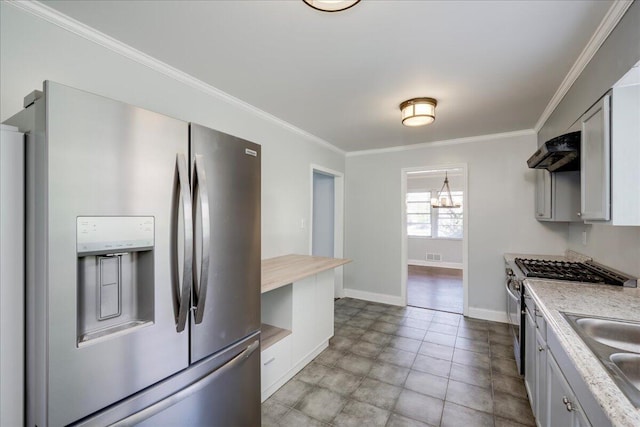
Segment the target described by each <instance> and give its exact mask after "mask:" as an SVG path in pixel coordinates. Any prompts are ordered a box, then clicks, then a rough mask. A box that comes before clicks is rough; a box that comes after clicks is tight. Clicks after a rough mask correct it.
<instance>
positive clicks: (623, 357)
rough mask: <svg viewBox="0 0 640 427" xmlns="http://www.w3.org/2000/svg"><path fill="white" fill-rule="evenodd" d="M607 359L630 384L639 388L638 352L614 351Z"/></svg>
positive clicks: (639, 364) (639, 360)
mask: <svg viewBox="0 0 640 427" xmlns="http://www.w3.org/2000/svg"><path fill="white" fill-rule="evenodd" d="M609 359H610V360H611V361H612V362H613V364H614V365H616V367H617V368H618V369H620V371H621V372H622V373H623V374H624V376H625V377H627V378H628V379H629V381H630V382H631V384H632V385H633V386H634V387H635V388H636V389H637V390H640V354H629V353H616V354H612V355H611V356H610V357H609Z"/></svg>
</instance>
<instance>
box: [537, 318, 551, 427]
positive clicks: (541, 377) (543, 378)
mask: <svg viewBox="0 0 640 427" xmlns="http://www.w3.org/2000/svg"><path fill="white" fill-rule="evenodd" d="M535 353H536V356H535V357H536V399H535V400H536V406H535V412H534V415H535V417H536V420H538V425H541V426H546V425H550V424H549V422H548V420H547V343H546V341H545V340H544V338H543V337H542V335H541V334H540V331H539V330H537V331H536V350H535Z"/></svg>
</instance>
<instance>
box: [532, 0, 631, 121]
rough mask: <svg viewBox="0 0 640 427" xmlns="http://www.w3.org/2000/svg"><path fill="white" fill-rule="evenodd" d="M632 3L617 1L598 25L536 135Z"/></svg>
mask: <svg viewBox="0 0 640 427" xmlns="http://www.w3.org/2000/svg"><path fill="white" fill-rule="evenodd" d="M632 3H633V0H616V1H615V2H614V3H613V4H612V5H611V7H610V8H609V10H608V11H607V14H606V15H605V16H604V18H602V21H601V22H600V25H598V28H596V31H595V32H594V33H593V35H592V36H591V38H590V39H589V42H588V43H587V45H586V46H585V47H584V49H583V50H582V52H581V53H580V56H578V59H577V60H576V62H575V63H574V64H573V66H572V67H571V69H570V70H569V72H568V73H567V75H566V76H565V78H564V80H563V81H562V83H560V86H559V87H558V90H556V93H555V94H554V95H553V97H552V98H551V100H550V101H549V104H548V105H547V107H546V108H545V109H544V111H543V112H542V115H541V116H540V118H539V119H538V122H537V123H536V125H535V126H534V128H533V129H534V130H535V131H536V133H537V132H539V131H540V129H542V126H544V124H545V122H546V121H547V119H548V118H549V116H551V114H552V113H553V111H554V110H555V109H556V107H557V106H558V104H560V101H562V98H564V96H565V95H566V94H567V92H569V89H570V88H571V86H572V85H573V84H574V83H575V81H576V80H577V79H578V77H580V74H581V73H582V71H584V69H585V68H586V66H587V64H589V61H591V59H592V58H593V56H594V55H595V54H596V52H597V51H598V49H600V46H602V44H603V43H604V41H605V40H606V39H607V37H609V34H611V32H612V31H613V29H614V28H615V27H616V25H618V22H620V19H622V17H623V16H624V14H625V13H626V12H627V9H629V6H631V4H632Z"/></svg>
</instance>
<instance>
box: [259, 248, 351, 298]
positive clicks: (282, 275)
mask: <svg viewBox="0 0 640 427" xmlns="http://www.w3.org/2000/svg"><path fill="white" fill-rule="evenodd" d="M349 262H351V260H350V259H345V258H327V257H319V256H310V255H284V256H279V257H275V258H269V259H265V260H262V293H265V292H269V291H272V290H274V289H277V288H279V287H282V286H285V285H288V284H289V283H293V282H295V281H297V280H300V279H304V278H305V277H309V276H312V275H314V274H317V273H320V272H323V271H325V270H330V269H332V268H336V267H340V266H341V265H344V264H347V263H349Z"/></svg>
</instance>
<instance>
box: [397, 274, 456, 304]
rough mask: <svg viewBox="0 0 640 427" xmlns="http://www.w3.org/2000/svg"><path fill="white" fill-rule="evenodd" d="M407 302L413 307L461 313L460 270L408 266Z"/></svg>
mask: <svg viewBox="0 0 640 427" xmlns="http://www.w3.org/2000/svg"><path fill="white" fill-rule="evenodd" d="M407 303H408V304H409V305H411V306H414V307H421V308H428V309H431V310H439V311H448V312H452V313H462V270H455V269H451V268H438V267H421V266H416V265H410V266H408V274H407Z"/></svg>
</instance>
